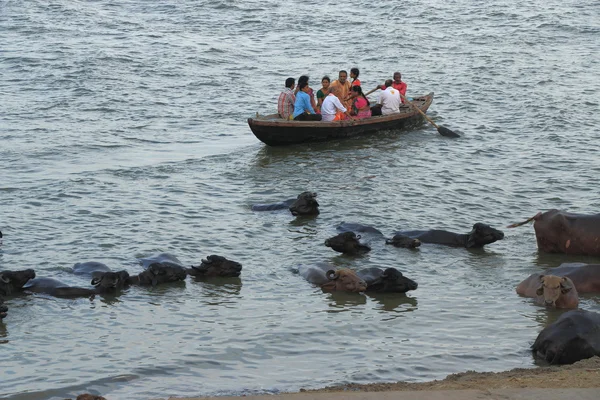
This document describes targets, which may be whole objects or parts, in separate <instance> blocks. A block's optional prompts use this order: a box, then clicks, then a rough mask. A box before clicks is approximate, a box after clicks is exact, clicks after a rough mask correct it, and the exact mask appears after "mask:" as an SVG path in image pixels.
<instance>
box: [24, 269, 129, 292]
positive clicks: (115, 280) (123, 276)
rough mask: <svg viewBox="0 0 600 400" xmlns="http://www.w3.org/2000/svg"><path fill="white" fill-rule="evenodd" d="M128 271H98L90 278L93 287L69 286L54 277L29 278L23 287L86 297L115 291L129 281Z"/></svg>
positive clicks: (29, 290) (34, 290) (31, 290)
mask: <svg viewBox="0 0 600 400" xmlns="http://www.w3.org/2000/svg"><path fill="white" fill-rule="evenodd" d="M128 281H129V273H127V271H119V272H100V273H98V276H95V277H94V278H93V279H92V282H91V284H92V286H94V288H93V289H89V288H82V287H77V286H69V285H67V284H65V283H63V282H61V281H59V280H57V279H54V278H35V279H32V280H30V281H29V282H28V283H27V284H26V285H25V286H24V287H23V289H24V290H26V291H28V292H32V293H44V294H48V295H50V296H54V297H68V298H71V297H88V296H93V295H96V294H108V293H115V292H117V291H118V290H120V289H123V288H124V287H125V286H127V285H128V284H129V283H128Z"/></svg>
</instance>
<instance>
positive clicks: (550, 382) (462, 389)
mask: <svg viewBox="0 0 600 400" xmlns="http://www.w3.org/2000/svg"><path fill="white" fill-rule="evenodd" d="M547 389H553V390H547ZM423 391H427V392H429V393H427V394H426V397H423V396H421V395H417V394H415V393H413V394H411V397H410V398H412V399H414V398H430V399H437V398H444V399H454V398H456V399H459V398H460V399H477V398H483V397H488V398H504V399H509V398H510V399H513V398H515V399H516V398H528V399H536V398H540V399H542V398H543V399H555V398H556V399H560V398H569V399H599V398H600V357H594V358H590V359H587V360H582V361H579V362H577V363H575V364H572V365H564V366H548V367H538V368H516V369H512V370H510V371H505V372H474V371H467V372H462V373H459V374H452V375H449V376H448V377H446V378H445V379H443V380H439V381H431V382H423V383H406V382H395V383H373V384H367V385H357V384H349V385H341V386H331V387H326V388H322V389H317V390H304V389H301V390H300V392H301V393H288V394H280V395H275V396H273V395H268V396H244V398H245V399H252V400H259V399H261V400H263V399H270V400H279V399H281V400H295V399H304V400H310V399H323V400H325V399H333V398H335V399H342V398H344V399H346V398H352V399H387V398H394V399H404V398H408V397H406V396H405V395H402V394H400V393H398V394H393V395H392V394H391V393H390V395H389V396H388V395H387V394H385V393H381V392H423ZM357 392H358V393H357ZM361 392H380V393H378V394H377V395H373V396H366V394H365V393H363V395H360V393H361ZM407 395H408V393H407ZM201 399H202V400H207V399H209V398H208V397H196V398H176V397H171V398H170V399H169V400H201ZM215 399H219V400H227V399H239V397H218V398H215Z"/></svg>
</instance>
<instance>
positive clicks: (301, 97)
mask: <svg viewBox="0 0 600 400" xmlns="http://www.w3.org/2000/svg"><path fill="white" fill-rule="evenodd" d="M298 87H299V88H300V91H299V92H298V94H297V95H296V103H294V114H293V115H294V120H295V121H320V120H321V115H320V114H317V113H316V112H315V109H314V108H313V107H312V105H311V104H310V96H309V95H308V92H309V90H310V88H309V87H308V83H307V82H302V83H300V84H299V85H298Z"/></svg>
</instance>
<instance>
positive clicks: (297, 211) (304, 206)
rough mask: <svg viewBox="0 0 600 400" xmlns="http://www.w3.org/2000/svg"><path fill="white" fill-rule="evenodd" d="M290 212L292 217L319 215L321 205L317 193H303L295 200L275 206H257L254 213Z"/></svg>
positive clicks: (254, 207) (253, 209) (275, 204)
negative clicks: (285, 210)
mask: <svg viewBox="0 0 600 400" xmlns="http://www.w3.org/2000/svg"><path fill="white" fill-rule="evenodd" d="M286 208H287V209H288V210H290V212H291V213H292V215H294V216H299V215H318V214H319V203H318V202H317V194H316V193H315V192H302V193H300V194H299V195H298V197H296V198H295V199H288V200H285V201H282V202H280V203H274V204H256V205H253V206H252V211H274V210H284V209H286Z"/></svg>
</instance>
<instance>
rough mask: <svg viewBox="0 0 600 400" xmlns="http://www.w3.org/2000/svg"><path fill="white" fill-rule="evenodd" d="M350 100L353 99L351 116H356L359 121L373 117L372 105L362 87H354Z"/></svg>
mask: <svg viewBox="0 0 600 400" xmlns="http://www.w3.org/2000/svg"><path fill="white" fill-rule="evenodd" d="M350 98H351V99H352V111H351V112H350V114H352V115H355V116H356V118H357V119H363V118H370V117H371V103H370V102H369V99H367V96H365V94H364V93H363V91H362V88H361V87H360V86H352V90H351V92H350Z"/></svg>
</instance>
